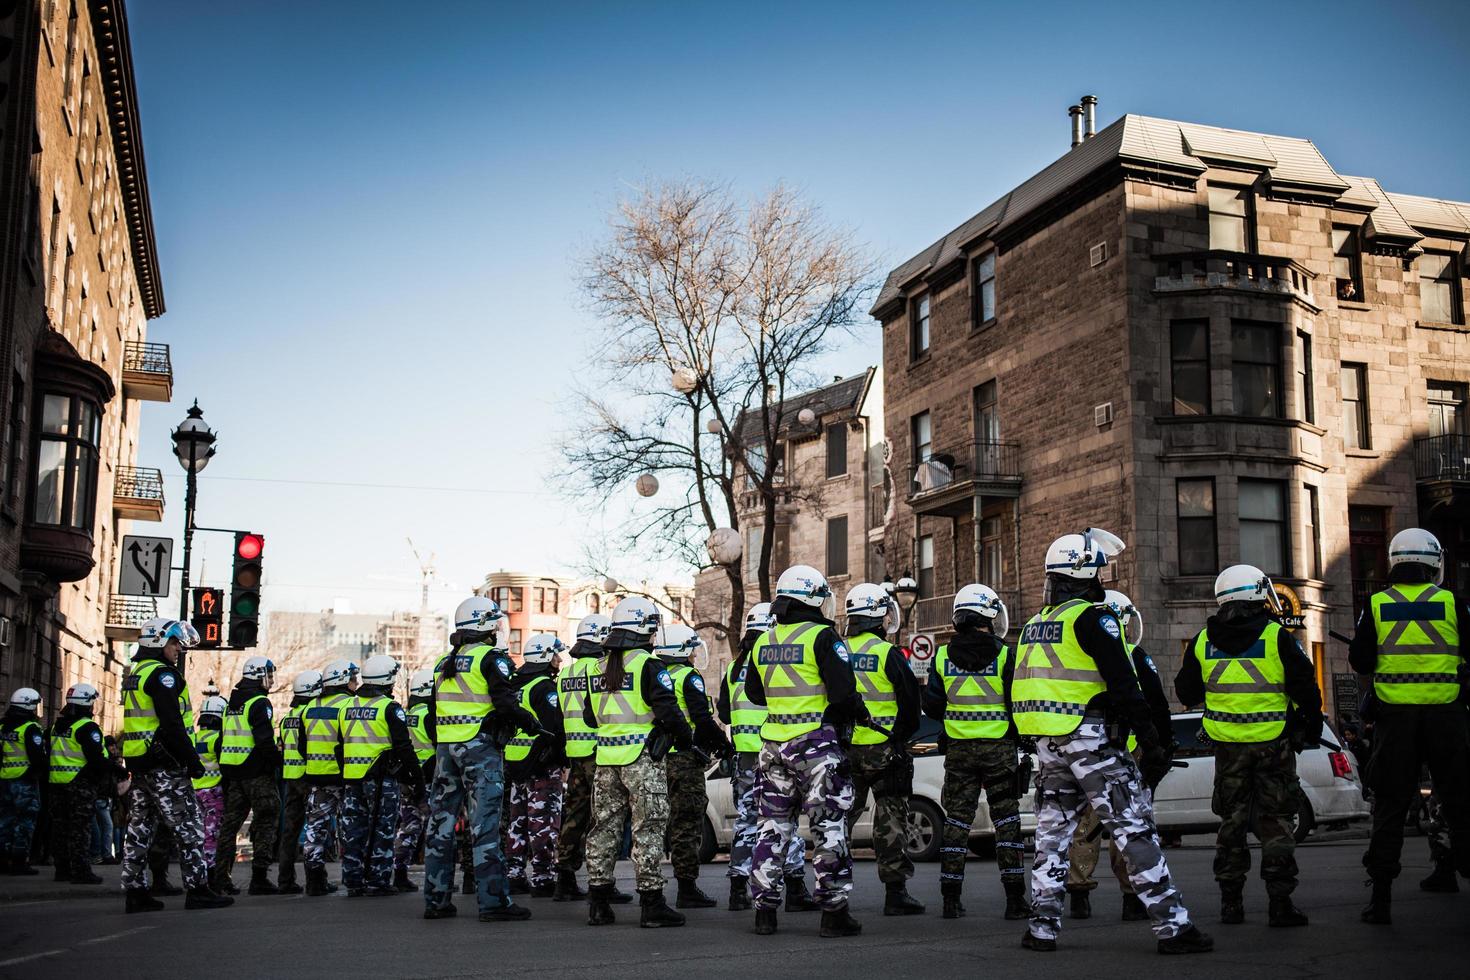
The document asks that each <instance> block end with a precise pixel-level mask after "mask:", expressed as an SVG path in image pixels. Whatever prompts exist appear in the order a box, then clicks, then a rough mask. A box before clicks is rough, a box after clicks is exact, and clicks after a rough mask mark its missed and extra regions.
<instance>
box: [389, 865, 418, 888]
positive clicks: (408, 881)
mask: <svg viewBox="0 0 1470 980" xmlns="http://www.w3.org/2000/svg"><path fill="white" fill-rule="evenodd" d="M393 887H394V888H396V889H398V890H399V891H401V892H416V891H418V890H419V886H418V885H416V884H414V882H413V879H412V878H410V877H409V876H408V869H407V868H398V869H397V870H395V871H394V872H393Z"/></svg>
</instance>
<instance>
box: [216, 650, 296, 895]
mask: <svg viewBox="0 0 1470 980" xmlns="http://www.w3.org/2000/svg"><path fill="white" fill-rule="evenodd" d="M275 683H276V665H275V664H273V663H271V661H269V660H267V659H266V658H265V657H251V658H249V659H248V660H246V661H245V666H244V667H243V668H242V669H241V671H240V682H239V683H238V684H236V685H235V689H234V690H233V691H231V692H230V706H229V709H228V710H226V711H225V727H224V738H223V739H222V740H221V742H220V760H219V764H220V770H221V772H223V773H224V783H225V815H224V819H223V820H222V821H220V828H219V835H220V840H219V845H218V849H217V850H216V852H215V857H214V889H215V891H218V892H222V893H226V894H231V895H233V894H235V893H236V892H237V891H238V889H236V887H235V883H234V882H233V881H231V880H230V875H231V873H232V872H233V871H234V870H235V838H236V837H238V836H239V833H240V828H241V827H243V826H244V825H245V818H246V817H247V816H251V815H252V814H253V816H251V820H250V847H251V850H252V854H251V858H250V894H252V895H277V894H279V893H280V889H278V888H276V885H275V882H273V881H271V878H270V872H271V864H272V863H274V861H275V859H276V833H277V831H278V830H279V828H280V823H281V791H280V787H279V786H278V785H277V784H276V773H277V772H279V771H280V766H281V753H280V751H279V750H278V749H277V748H276V729H275V725H274V723H273V721H272V717H273V715H272V711H271V702H270V698H269V697H268V696H267V695H269V693H270V690H271V688H272V687H274V686H275Z"/></svg>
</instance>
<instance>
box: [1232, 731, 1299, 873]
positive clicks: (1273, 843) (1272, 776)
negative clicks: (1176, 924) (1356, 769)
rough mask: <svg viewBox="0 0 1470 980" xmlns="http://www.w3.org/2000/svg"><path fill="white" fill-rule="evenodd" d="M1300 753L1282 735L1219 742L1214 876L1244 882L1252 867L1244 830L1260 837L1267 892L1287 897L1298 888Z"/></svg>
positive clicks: (1262, 871) (1262, 867) (1262, 866)
mask: <svg viewBox="0 0 1470 980" xmlns="http://www.w3.org/2000/svg"><path fill="white" fill-rule="evenodd" d="M1300 792H1301V790H1300V788H1299V786H1298V784H1297V780H1296V753H1295V752H1293V751H1292V750H1291V745H1290V744H1289V743H1288V742H1287V740H1286V739H1284V738H1278V739H1276V740H1275V741H1272V742H1234V743H1232V742H1216V743H1215V795H1214V798H1213V799H1212V800H1211V801H1210V809H1211V810H1213V811H1214V812H1215V814H1216V816H1218V817H1219V818H1220V832H1219V834H1218V835H1217V836H1216V838H1215V880H1216V881H1218V882H1220V886H1221V887H1222V888H1224V887H1226V886H1231V887H1234V888H1240V887H1241V886H1242V885H1243V884H1244V883H1245V879H1246V876H1247V875H1248V874H1249V873H1250V870H1251V852H1250V848H1249V847H1248V846H1247V844H1246V836H1245V835H1246V831H1247V829H1249V828H1251V827H1252V826H1254V828H1255V833H1256V837H1257V839H1259V840H1260V842H1261V878H1262V880H1264V881H1265V882H1266V894H1268V895H1270V896H1271V897H1272V898H1283V897H1285V896H1287V895H1290V894H1291V893H1292V891H1293V890H1294V889H1295V888H1296V838H1295V837H1293V836H1292V835H1293V833H1294V832H1295V830H1296V812H1297V794H1298V793H1300Z"/></svg>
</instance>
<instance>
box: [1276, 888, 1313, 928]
mask: <svg viewBox="0 0 1470 980" xmlns="http://www.w3.org/2000/svg"><path fill="white" fill-rule="evenodd" d="M1266 924H1267V925H1270V926H1275V927H1277V928H1283V927H1287V926H1304V925H1306V924H1307V913H1305V912H1303V911H1302V910H1301V909H1299V908H1297V907H1296V906H1295V905H1294V904H1292V901H1291V898H1290V897H1289V896H1286V895H1282V896H1280V897H1278V898H1272V899H1271V907H1270V910H1269V911H1268V912H1267V913H1266Z"/></svg>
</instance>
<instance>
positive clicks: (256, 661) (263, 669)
mask: <svg viewBox="0 0 1470 980" xmlns="http://www.w3.org/2000/svg"><path fill="white" fill-rule="evenodd" d="M240 678H241V679H242V680H247V681H260V686H261V687H263V688H266V689H267V690H269V689H270V687H271V686H272V685H273V684H275V682H276V665H275V664H273V663H271V661H270V660H268V659H266V658H265V657H251V658H250V659H249V660H246V661H245V666H244V667H242V668H241V669H240Z"/></svg>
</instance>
